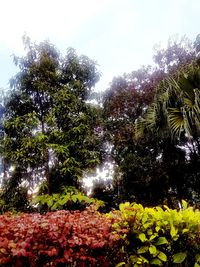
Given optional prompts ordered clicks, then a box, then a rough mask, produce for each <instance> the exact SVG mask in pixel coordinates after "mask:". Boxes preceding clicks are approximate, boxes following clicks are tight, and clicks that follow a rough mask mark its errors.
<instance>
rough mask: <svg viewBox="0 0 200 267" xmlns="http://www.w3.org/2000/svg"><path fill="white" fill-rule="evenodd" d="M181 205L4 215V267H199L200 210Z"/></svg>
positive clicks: (0, 245)
mask: <svg viewBox="0 0 200 267" xmlns="http://www.w3.org/2000/svg"><path fill="white" fill-rule="evenodd" d="M182 206H183V208H182V209H181V210H179V211H177V210H172V209H169V208H168V207H167V206H164V207H163V208H162V207H160V206H157V207H153V208H148V207H143V206H142V205H141V204H136V203H132V204H130V203H128V202H126V203H124V204H120V207H119V210H115V211H112V212H110V213H108V214H101V213H99V212H97V211H96V208H95V207H94V206H93V207H92V206H91V207H90V208H87V209H86V210H85V211H82V212H80V211H73V212H69V211H55V212H49V213H47V214H45V215H39V214H38V213H35V214H17V215H12V214H9V213H8V214H4V215H0V230H1V236H0V266H4V267H7V266H16V267H18V266H27V267H28V266H33V267H36V266H85V267H86V266H87V267H89V266H91V267H94V266H102V267H108V266H110V267H112V266H113V267H114V266H118V267H119V266H125V267H132V266H134V267H139V266H165V267H168V266H182V267H186V266H194V267H198V266H200V254H199V251H200V234H199V227H200V224H199V222H200V211H199V210H196V209H194V208H193V207H188V206H187V203H186V202H185V201H182ZM66 264H68V265H66ZM180 264H181V265H180Z"/></svg>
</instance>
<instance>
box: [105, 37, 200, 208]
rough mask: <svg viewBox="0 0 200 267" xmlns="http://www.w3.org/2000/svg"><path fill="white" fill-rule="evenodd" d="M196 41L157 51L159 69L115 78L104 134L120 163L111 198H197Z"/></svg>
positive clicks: (199, 110)
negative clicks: (113, 196)
mask: <svg viewBox="0 0 200 267" xmlns="http://www.w3.org/2000/svg"><path fill="white" fill-rule="evenodd" d="M197 44H198V38H197V41H196V42H195V44H194V45H193V43H192V42H190V41H189V40H187V39H182V40H181V41H176V40H170V41H169V46H168V48H167V49H160V48H157V50H155V54H154V61H155V65H154V66H153V67H150V66H148V67H145V66H144V67H142V68H141V69H139V70H138V71H134V72H132V73H131V74H126V75H124V76H122V77H117V78H115V79H113V81H112V83H111V85H110V88H109V89H108V90H107V91H106V92H105V94H104V101H103V103H104V104H103V105H104V111H103V114H104V130H105V134H106V138H107V140H109V141H110V144H112V153H111V155H112V158H113V159H114V160H115V162H116V163H117V165H118V169H117V170H118V174H116V182H115V183H114V191H113V194H114V195H115V196H116V198H117V199H118V203H120V201H122V200H128V201H133V200H136V201H137V202H140V203H143V204H146V205H157V204H160V203H162V202H163V201H165V202H166V201H167V203H168V204H169V205H170V206H177V200H180V199H181V198H187V199H189V200H191V201H194V202H197V201H198V199H199V193H200V192H199V174H200V170H199V167H198V166H200V164H199V160H200V154H199V148H198V147H199V136H200V135H199V134H200V132H199V129H200V128H199V125H200V119H199V118H200V117H199V114H200V108H199V107H200V106H199V90H200V86H199V60H198V51H197V50H196V47H197V46H198V45H197Z"/></svg>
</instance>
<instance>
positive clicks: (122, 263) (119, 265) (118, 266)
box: [116, 261, 126, 267]
mask: <svg viewBox="0 0 200 267" xmlns="http://www.w3.org/2000/svg"><path fill="white" fill-rule="evenodd" d="M123 265H126V263H125V262H124V261H123V262H120V263H118V264H117V265H116V267H121V266H123Z"/></svg>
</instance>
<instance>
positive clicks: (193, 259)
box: [107, 201, 200, 267]
mask: <svg viewBox="0 0 200 267" xmlns="http://www.w3.org/2000/svg"><path fill="white" fill-rule="evenodd" d="M182 205H183V208H182V209H181V210H179V211H177V210H172V209H169V208H168V207H167V206H164V207H163V208H161V207H160V206H157V207H153V208H148V207H143V206H142V205H141V204H136V203H132V204H130V203H128V202H126V203H124V204H120V210H119V211H115V212H113V213H110V214H108V215H107V216H108V217H109V218H110V217H113V218H116V217H118V216H120V218H121V219H122V220H120V221H119V222H118V223H115V224H113V227H114V229H115V230H117V229H119V228H121V230H122V229H123V228H124V229H127V230H128V233H125V234H124V235H123V236H121V237H122V238H123V239H124V244H123V246H122V248H121V250H122V251H123V252H124V253H125V255H124V259H125V261H122V262H121V263H119V264H118V265H117V266H126V267H131V266H134V267H139V266H166V267H167V266H183V267H187V266H195V267H198V266H200V253H199V252H200V233H199V226H200V225H199V222H200V211H199V210H195V209H194V208H193V207H187V203H186V202H185V201H182Z"/></svg>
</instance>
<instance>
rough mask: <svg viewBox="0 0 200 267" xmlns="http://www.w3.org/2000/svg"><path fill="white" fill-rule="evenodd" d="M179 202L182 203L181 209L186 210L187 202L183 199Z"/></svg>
mask: <svg viewBox="0 0 200 267" xmlns="http://www.w3.org/2000/svg"><path fill="white" fill-rule="evenodd" d="M181 202H182V206H183V208H184V209H187V207H188V204H187V202H186V201H185V200H183V199H182V201H181Z"/></svg>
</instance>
